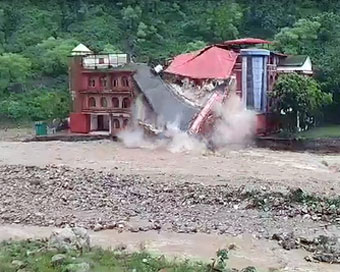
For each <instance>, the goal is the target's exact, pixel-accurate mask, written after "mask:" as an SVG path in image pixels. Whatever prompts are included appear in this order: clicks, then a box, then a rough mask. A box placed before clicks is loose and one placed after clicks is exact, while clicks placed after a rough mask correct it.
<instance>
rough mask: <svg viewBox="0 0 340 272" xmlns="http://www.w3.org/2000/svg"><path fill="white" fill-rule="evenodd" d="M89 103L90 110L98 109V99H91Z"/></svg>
mask: <svg viewBox="0 0 340 272" xmlns="http://www.w3.org/2000/svg"><path fill="white" fill-rule="evenodd" d="M88 103H89V107H90V108H94V107H96V99H95V98H94V97H90V98H89V102H88Z"/></svg>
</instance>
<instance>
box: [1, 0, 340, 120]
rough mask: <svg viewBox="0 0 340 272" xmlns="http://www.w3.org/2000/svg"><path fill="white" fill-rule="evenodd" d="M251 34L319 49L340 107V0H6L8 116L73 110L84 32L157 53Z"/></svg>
mask: <svg viewBox="0 0 340 272" xmlns="http://www.w3.org/2000/svg"><path fill="white" fill-rule="evenodd" d="M246 36H251V37H259V38H266V39H270V40H274V41H276V43H275V45H274V46H275V47H276V48H275V49H277V50H279V51H282V52H286V53H297V54H308V55H310V56H311V57H312V59H313V61H314V64H315V67H316V78H317V80H318V81H319V83H320V84H321V86H322V89H323V91H325V92H332V93H333V94H334V103H333V105H332V106H331V107H330V108H328V109H326V110H325V113H326V117H327V119H330V120H333V121H334V120H335V119H336V117H337V116H340V112H339V109H340V95H339V93H340V75H339V74H340V57H339V54H340V53H339V52H340V2H339V1H334V0H300V1H296V0H282V1H272V0H235V1H232V0H214V1H212V0H211V1H209V0H200V1H199V0H173V1H170V0H145V1H140V0H1V1H0V54H1V55H0V116H1V118H2V119H13V120H20V119H30V120H39V119H49V118H54V117H62V116H67V114H68V110H69V96H68V93H67V87H68V83H67V82H68V81H67V56H68V54H69V53H70V51H71V50H72V48H73V47H74V46H76V45H77V44H78V43H79V42H82V43H84V44H86V45H87V46H89V47H90V48H91V49H92V50H94V51H96V52H100V51H106V52H108V51H110V52H111V51H124V52H127V53H129V54H131V55H132V56H133V57H134V58H135V59H136V60H139V61H146V62H158V61H162V60H164V59H167V58H169V57H171V56H174V55H175V54H178V53H181V52H185V51H189V50H194V49H197V48H200V47H202V46H204V45H205V44H208V43H214V42H220V41H224V40H228V39H234V38H238V37H246ZM338 121H340V117H338Z"/></svg>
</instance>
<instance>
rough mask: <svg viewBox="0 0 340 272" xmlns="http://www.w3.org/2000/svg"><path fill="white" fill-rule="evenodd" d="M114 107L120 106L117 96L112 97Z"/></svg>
mask: <svg viewBox="0 0 340 272" xmlns="http://www.w3.org/2000/svg"><path fill="white" fill-rule="evenodd" d="M112 107H114V108H119V99H118V98H117V97H113V98H112Z"/></svg>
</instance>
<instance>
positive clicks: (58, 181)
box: [0, 165, 340, 238]
mask: <svg viewBox="0 0 340 272" xmlns="http://www.w3.org/2000/svg"><path fill="white" fill-rule="evenodd" d="M0 199H1V206H0V223H3V224H4V223H17V224H29V225H38V226H56V227H63V226H66V225H69V226H83V227H85V228H89V229H94V230H102V229H119V230H122V231H124V230H128V231H132V232H139V231H148V230H160V231H161V230H164V231H174V232H179V233H183V232H185V233H196V232H202V233H218V234H230V235H237V234H241V233H248V234H253V235H254V236H256V237H260V238H270V237H271V236H272V235H273V234H274V233H278V232H292V231H293V232H294V233H295V234H296V235H305V236H312V235H321V234H325V233H326V232H327V233H332V234H334V235H338V234H339V233H338V228H337V227H336V225H337V223H338V222H339V214H340V209H339V199H336V198H332V199H328V198H323V197H321V196H317V195H310V194H307V193H305V192H304V191H303V190H301V189H296V190H292V189H291V188H287V192H286V193H282V192H280V193H278V192H276V193H275V192H273V191H272V190H269V189H268V188H266V187H263V188H262V189H261V190H252V189H249V188H247V187H246V186H241V187H231V186H229V185H203V184H200V183H189V182H186V181H185V180H176V179H169V180H168V181H166V180H153V179H152V178H147V177H145V176H138V175H118V174H115V173H114V172H106V171H95V170H90V169H86V168H68V167H64V166H45V167H36V166H21V165H2V166H0Z"/></svg>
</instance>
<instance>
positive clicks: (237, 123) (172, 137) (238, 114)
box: [118, 93, 256, 153]
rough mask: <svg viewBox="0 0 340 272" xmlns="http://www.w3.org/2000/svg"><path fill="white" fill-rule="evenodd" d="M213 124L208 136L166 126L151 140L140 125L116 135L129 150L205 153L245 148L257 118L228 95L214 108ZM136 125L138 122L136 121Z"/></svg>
mask: <svg viewBox="0 0 340 272" xmlns="http://www.w3.org/2000/svg"><path fill="white" fill-rule="evenodd" d="M214 114H215V116H216V122H215V125H214V127H213V131H212V133H209V135H210V136H209V137H208V138H206V137H197V136H196V135H190V134H189V133H188V132H186V131H182V130H180V129H179V126H178V124H176V123H171V124H166V126H165V127H166V130H164V131H163V132H162V137H157V136H155V137H151V136H148V135H146V133H144V130H143V129H142V128H141V127H139V126H136V125H135V126H134V127H132V128H129V129H127V130H125V131H122V132H121V133H120V134H119V135H118V139H119V140H120V141H121V142H122V143H123V144H124V146H126V147H128V148H144V149H166V150H168V151H170V152H172V153H182V152H195V153H196V152H197V153H204V152H206V151H207V150H208V149H209V148H208V144H207V143H208V142H209V146H210V147H211V146H213V147H214V149H217V150H218V149H223V148H226V147H227V146H229V145H238V146H244V145H246V144H247V143H249V141H250V140H251V139H252V137H253V135H254V133H255V124H256V118H255V117H256V115H255V113H254V112H252V111H249V110H246V109H245V108H244V106H243V104H242V101H241V99H240V97H239V96H237V95H236V94H233V93H232V94H230V95H229V96H228V98H227V100H226V101H225V103H223V104H219V105H217V106H216V107H215V108H214ZM135 123H137V122H135Z"/></svg>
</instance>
